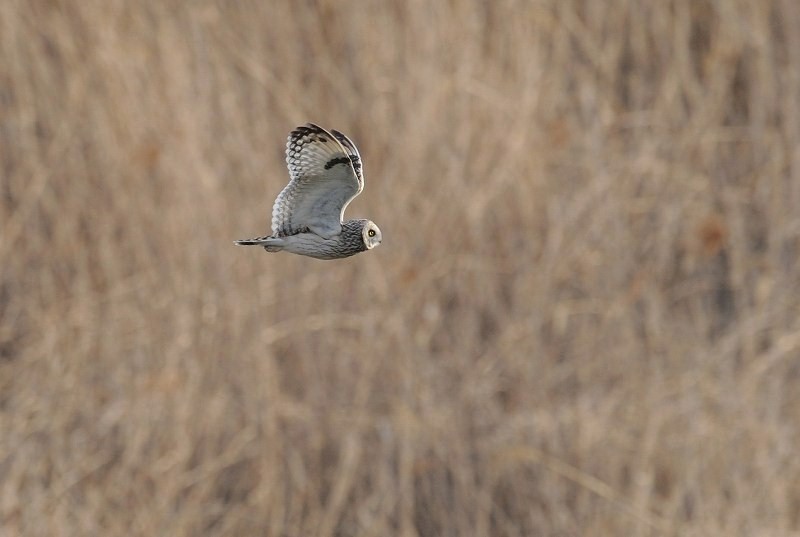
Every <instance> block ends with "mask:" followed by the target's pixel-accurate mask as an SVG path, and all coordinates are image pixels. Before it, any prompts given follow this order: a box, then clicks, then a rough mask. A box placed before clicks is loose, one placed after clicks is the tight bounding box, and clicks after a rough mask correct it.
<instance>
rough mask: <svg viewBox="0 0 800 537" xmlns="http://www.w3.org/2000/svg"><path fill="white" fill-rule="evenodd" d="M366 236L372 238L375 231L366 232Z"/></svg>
mask: <svg viewBox="0 0 800 537" xmlns="http://www.w3.org/2000/svg"><path fill="white" fill-rule="evenodd" d="M367 235H369V236H370V237H374V236H375V230H374V229H370V230H369V231H367Z"/></svg>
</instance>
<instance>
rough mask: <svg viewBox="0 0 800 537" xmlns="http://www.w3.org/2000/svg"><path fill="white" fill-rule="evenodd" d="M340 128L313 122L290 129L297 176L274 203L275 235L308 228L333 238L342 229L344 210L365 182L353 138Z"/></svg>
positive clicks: (290, 161) (289, 150)
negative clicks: (330, 127)
mask: <svg viewBox="0 0 800 537" xmlns="http://www.w3.org/2000/svg"><path fill="white" fill-rule="evenodd" d="M334 133H335V134H332V133H329V132H328V131H326V130H325V129H323V128H322V127H319V126H317V125H314V124H313V123H307V124H306V125H304V126H302V127H298V128H296V129H295V130H293V131H292V132H291V133H290V134H289V141H288V142H287V143H286V165H287V166H288V167H289V175H290V177H291V180H290V181H289V184H288V185H286V187H285V188H284V189H283V190H282V191H281V193H280V194H279V195H278V198H277V199H276V200H275V205H274V206H273V207H272V233H273V235H274V236H276V237H282V236H286V235H294V234H295V233H298V232H300V231H303V230H306V229H308V230H311V231H313V232H314V233H316V234H318V235H320V236H322V237H325V238H326V239H327V238H331V237H334V236H336V235H338V234H339V233H340V232H341V230H342V215H343V214H344V209H345V207H347V204H348V203H350V201H351V200H352V199H353V198H355V197H356V196H357V195H358V194H359V193H360V192H361V190H362V189H363V188H364V182H363V180H362V179H361V173H360V171H361V159H360V157H359V155H358V151H357V150H356V148H355V146H354V145H353V142H351V141H350V140H349V139H348V138H347V137H346V136H344V135H343V134H341V133H336V131H334ZM343 141H344V143H343ZM345 144H346V145H345Z"/></svg>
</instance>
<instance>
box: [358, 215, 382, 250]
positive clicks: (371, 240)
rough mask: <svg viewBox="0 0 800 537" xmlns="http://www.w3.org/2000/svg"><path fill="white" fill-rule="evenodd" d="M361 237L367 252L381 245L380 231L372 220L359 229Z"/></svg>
mask: <svg viewBox="0 0 800 537" xmlns="http://www.w3.org/2000/svg"><path fill="white" fill-rule="evenodd" d="M361 237H362V238H363V239H364V246H366V247H367V250H372V249H373V248H375V247H376V246H378V245H379V244H380V243H381V240H382V238H381V230H380V229H378V226H376V225H375V222H373V221H372V220H367V221H366V222H365V223H364V227H363V228H362V229H361Z"/></svg>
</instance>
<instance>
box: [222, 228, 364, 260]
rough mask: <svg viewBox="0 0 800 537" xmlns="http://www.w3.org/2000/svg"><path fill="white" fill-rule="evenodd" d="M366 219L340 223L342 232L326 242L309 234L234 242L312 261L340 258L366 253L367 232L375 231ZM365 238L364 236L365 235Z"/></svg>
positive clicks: (309, 232)
mask: <svg viewBox="0 0 800 537" xmlns="http://www.w3.org/2000/svg"><path fill="white" fill-rule="evenodd" d="M377 229H378V228H377V226H376V225H375V224H373V223H372V222H370V221H369V220H364V219H359V220H348V221H347V222H344V223H343V224H342V232H341V233H339V234H338V235H334V236H333V237H331V238H330V239H326V238H323V237H321V236H320V235H317V234H316V233H314V232H311V231H304V232H300V233H295V234H294V235H286V236H283V237H273V236H269V237H260V238H258V239H249V240H241V241H236V244H239V245H241V246H250V245H258V246H263V247H264V249H265V250H266V251H268V252H281V251H284V252H289V253H292V254H299V255H305V256H308V257H313V258H315V259H341V258H344V257H350V256H351V255H355V254H357V253H359V252H363V251H365V250H367V241H369V239H370V237H369V232H370V231H375V230H377ZM365 235H366V236H365Z"/></svg>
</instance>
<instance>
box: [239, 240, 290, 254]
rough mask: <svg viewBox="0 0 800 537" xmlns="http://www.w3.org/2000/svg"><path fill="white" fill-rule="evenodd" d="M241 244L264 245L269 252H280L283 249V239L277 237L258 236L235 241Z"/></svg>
mask: <svg viewBox="0 0 800 537" xmlns="http://www.w3.org/2000/svg"><path fill="white" fill-rule="evenodd" d="M233 243H234V244H238V245H239V246H263V247H264V249H265V250H266V251H268V252H280V251H281V250H283V239H279V238H277V237H269V236H267V237H257V238H255V239H242V240H238V241H233Z"/></svg>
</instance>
